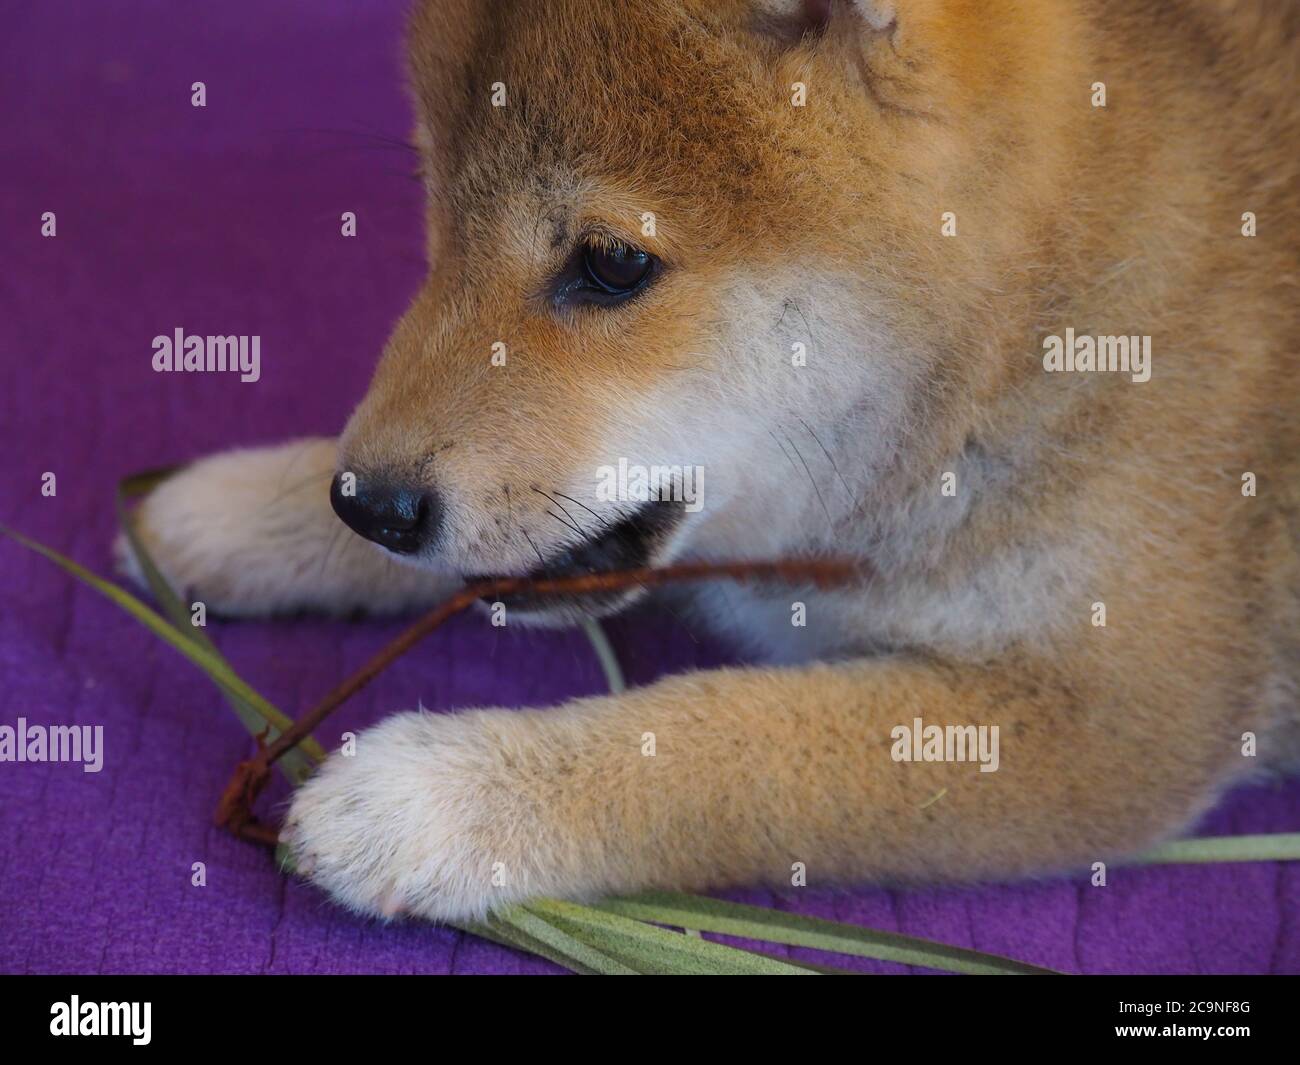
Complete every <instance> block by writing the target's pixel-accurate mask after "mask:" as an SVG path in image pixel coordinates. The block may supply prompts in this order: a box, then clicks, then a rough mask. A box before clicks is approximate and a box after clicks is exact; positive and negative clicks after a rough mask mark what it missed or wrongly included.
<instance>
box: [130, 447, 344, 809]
mask: <svg viewBox="0 0 1300 1065" xmlns="http://www.w3.org/2000/svg"><path fill="white" fill-rule="evenodd" d="M177 469H178V467H175V466H168V467H163V468H160V469H156V470H147V471H145V472H143V473H137V474H133V475H131V476H130V477H126V478H124V479H123V480H122V481H120V482H119V483H118V486H117V516H118V524H119V525H120V526H121V527H122V532H123V533H124V535H125V536H126V538H127V541H128V542H129V543H130V545H131V550H132V551H133V552H134V554H135V557H136V561H137V562H138V563H139V564H140V569H141V571H142V572H143V573H144V576H145V580H146V582H147V583H148V585H149V590H150V591H151V592H152V593H153V597H154V598H155V599H156V600H158V603H159V605H160V606H162V608H163V610H164V611H165V613H166V614H167V616H168V617H169V618H170V619H171V622H172V624H173V625H174V626H175V627H176V630H177V631H178V632H179V633H181V634H182V635H184V636H187V637H189V638H190V639H192V640H193V641H194V642H195V643H198V644H200V645H201V646H203V647H206V648H207V649H208V650H209V651H210V652H211V653H212V654H213V655H214V656H215V657H217V658H219V659H220V660H221V661H222V662H225V663H226V666H227V667H228V668H230V670H231V672H234V667H233V666H230V663H229V661H227V659H226V658H225V656H224V655H222V654H221V652H220V651H219V650H218V649H217V645H216V644H215V643H213V642H212V639H211V638H210V637H209V636H208V634H207V633H206V632H204V631H203V630H202V629H201V628H199V627H198V626H196V625H194V624H193V623H192V621H191V617H190V608H189V606H188V605H187V604H186V603H185V602H183V601H182V599H181V598H180V596H179V595H178V594H177V593H176V591H175V590H174V589H173V588H172V586H171V584H169V583H168V581H167V578H166V577H164V576H163V575H162V572H161V571H160V570H159V569H158V567H157V565H155V564H154V560H153V558H152V557H150V555H149V552H148V551H146V550H145V546H144V543H143V541H141V539H140V537H139V534H138V533H137V531H136V528H135V522H134V521H133V520H132V519H131V514H130V512H129V511H128V510H127V506H126V503H127V500H128V499H134V498H136V497H138V496H143V495H147V494H148V493H149V492H151V491H153V490H154V489H155V488H157V487H158V485H159V484H161V483H162V482H163V481H165V480H166V479H167V478H168V477H170V476H172V475H173V474H174V473H176V471H177ZM222 694H223V695H225V697H226V701H227V702H228V703H229V704H230V706H231V708H232V709H233V710H234V711H235V713H236V714H237V715H239V719H240V720H241V721H242V722H243V723H244V727H245V728H246V729H247V730H248V731H249V733H250V734H251V735H253V736H259V735H263V734H264V733H265V739H266V741H267V742H270V741H272V740H274V739H275V738H276V736H278V735H279V734H280V732H281V731H282V730H283V729H284V728H285V727H287V726H285V725H282V724H280V723H279V722H277V721H271V720H267V719H266V718H265V717H264V716H263V715H262V714H261V713H260V712H259V710H258V709H257V708H256V707H255V706H253V705H251V704H250V703H248V702H247V701H246V700H244V699H241V698H240V697H239V696H237V695H234V694H232V693H231V692H228V691H226V690H224V689H223V690H222ZM324 758H325V751H324V749H323V748H321V746H320V744H319V743H317V742H316V741H315V740H314V739H312V738H310V737H308V738H307V739H306V740H304V741H303V742H302V743H301V744H299V746H298V747H297V748H295V749H293V750H291V751H288V752H286V754H285V755H284V757H283V758H281V759H280V761H279V763H278V764H279V767H280V770H281V772H283V773H284V775H285V776H286V777H288V778H289V781H290V783H293V784H301V783H302V782H303V780H305V779H306V778H307V776H309V775H310V773H311V771H312V770H313V769H314V768H315V766H316V765H317V764H319V763H320V762H321V761H323V760H324Z"/></svg>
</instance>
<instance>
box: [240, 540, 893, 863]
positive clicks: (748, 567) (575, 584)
mask: <svg viewBox="0 0 1300 1065" xmlns="http://www.w3.org/2000/svg"><path fill="white" fill-rule="evenodd" d="M869 575H870V569H869V567H867V566H866V565H865V564H864V563H862V562H858V561H849V560H842V559H827V560H820V561H798V560H787V561H778V562H723V563H685V564H682V565H677V566H665V567H663V568H660V569H650V568H645V569H633V570H617V571H613V572H607V573H589V574H582V575H580V576H576V577H547V578H541V579H532V578H529V577H500V578H492V579H489V580H483V581H476V582H475V583H473V584H467V585H466V586H465V587H464V588H462V589H461V590H460V591H458V592H456V593H455V594H454V595H452V596H451V598H449V599H447V600H446V601H445V602H443V603H442V604H441V605H440V606H437V607H435V608H434V609H433V610H431V611H429V613H428V614H426V615H425V616H424V617H422V618H421V619H420V620H419V621H417V622H416V623H415V624H414V625H412V626H411V627H410V628H408V629H407V630H406V631H405V632H403V633H401V635H399V636H398V637H397V638H396V639H395V640H393V641H392V643H390V644H388V645H387V646H386V647H384V648H383V649H382V650H381V651H379V652H378V653H377V654H376V655H375V656H374V657H373V658H371V659H370V661H368V662H366V664H365V665H363V666H362V667H361V668H360V669H358V670H357V671H356V672H355V673H353V674H352V676H350V677H348V678H347V680H345V681H344V682H343V683H342V684H340V685H339V686H338V687H337V688H335V689H334V690H333V691H332V692H330V693H329V694H328V695H327V696H325V698H324V699H322V700H321V701H320V702H319V703H318V704H316V706H314V707H313V708H312V709H311V710H309V711H308V712H307V713H305V714H303V716H302V717H300V718H298V719H297V720H296V721H294V723H293V725H292V727H290V728H288V729H286V730H285V731H284V732H282V733H281V734H280V735H279V736H278V737H277V738H276V740H275V741H274V742H273V743H271V744H270V745H269V746H263V745H262V744H261V741H260V740H259V748H260V749H259V750H258V752H257V754H256V755H255V756H254V757H252V758H250V759H247V760H245V761H243V762H240V763H239V765H238V766H236V767H235V773H234V775H233V776H232V777H231V779H230V783H229V784H228V785H226V789H225V791H223V792H222V795H221V801H220V803H219V804H218V805H217V812H216V818H215V820H216V823H217V824H218V825H219V826H221V827H223V828H225V829H227V830H229V831H230V832H233V833H234V834H235V835H237V836H239V837H241V838H242V839H247V840H252V841H254V842H258V843H264V844H268V845H270V846H274V845H275V843H276V841H277V838H278V833H277V832H276V830H275V829H274V828H272V827H270V826H268V825H265V824H263V823H261V822H260V821H258V820H257V818H256V817H255V816H254V814H253V804H254V803H255V802H256V801H257V798H258V796H259V795H261V793H262V790H263V789H264V788H265V787H266V782H267V780H268V779H269V777H270V771H271V766H272V765H274V764H275V762H276V761H277V760H278V759H279V758H281V757H282V756H283V755H284V754H285V753H286V752H287V751H289V750H292V749H293V748H294V747H296V746H297V745H298V744H299V743H301V742H302V741H303V740H304V739H306V738H307V737H308V736H310V735H311V733H313V732H314V731H315V730H316V729H317V728H318V727H319V726H320V724H321V722H323V721H324V720H325V719H326V718H327V717H329V715H330V714H332V713H333V712H334V711H335V710H337V709H338V708H339V707H340V706H342V705H343V703H344V702H346V701H347V700H348V699H350V698H351V697H352V696H353V695H355V694H356V693H357V692H359V691H360V690H361V689H362V688H364V687H365V686H366V685H367V684H369V683H370V682H371V681H372V680H374V679H375V677H377V676H378V675H379V674H380V673H382V672H383V671H384V670H385V669H386V668H387V667H388V666H389V665H391V664H392V663H393V662H394V661H396V660H397V659H398V658H399V657H401V656H402V655H404V654H405V653H406V652H407V651H409V650H410V649H411V648H412V647H414V646H415V645H416V644H417V643H419V642H420V641H421V640H422V639H424V637H426V636H428V635H429V634H430V633H431V632H433V630H434V629H436V628H438V627H439V626H440V625H442V624H443V622H445V621H447V620H448V619H449V618H451V617H454V616H455V615H456V614H459V613H461V612H462V611H465V610H467V609H469V608H470V607H471V606H473V605H474V603H476V602H477V601H478V600H480V599H483V598H489V597H490V598H501V597H504V596H511V595H521V594H523V595H536V596H557V595H591V594H593V593H598V592H613V591H622V590H625V589H627V588H633V587H637V588H652V587H657V586H659V585H663V584H670V583H675V582H686V581H700V580H717V579H727V580H734V581H763V580H775V581H781V582H783V583H787V584H801V583H811V584H815V585H817V586H818V587H819V588H826V587H832V586H835V585H841V584H850V583H853V582H855V581H861V580H863V579H865V578H866V577H867V576H869Z"/></svg>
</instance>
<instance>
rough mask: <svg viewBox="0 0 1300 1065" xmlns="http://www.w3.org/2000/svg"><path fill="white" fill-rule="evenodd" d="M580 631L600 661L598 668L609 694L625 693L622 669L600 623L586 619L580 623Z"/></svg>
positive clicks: (625, 683)
mask: <svg viewBox="0 0 1300 1065" xmlns="http://www.w3.org/2000/svg"><path fill="white" fill-rule="evenodd" d="M582 630H583V632H585V633H586V634H587V639H588V640H590V641H591V646H592V649H593V650H594V651H595V652H596V657H597V658H598V659H600V668H601V669H602V670H603V671H604V673H605V683H606V684H608V685H609V690H610V693H611V694H613V695H618V694H620V693H621V692H625V691H627V681H625V680H624V679H623V667H622V666H620V665H619V664H618V655H616V654H614V648H613V647H611V646H610V643H609V637H608V636H606V635H605V630H604V629H603V628H601V626H600V622H599V621H597V620H596V619H595V618H586V619H585V620H584V621H583V623H582Z"/></svg>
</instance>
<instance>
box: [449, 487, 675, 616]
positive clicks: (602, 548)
mask: <svg viewBox="0 0 1300 1065" xmlns="http://www.w3.org/2000/svg"><path fill="white" fill-rule="evenodd" d="M683 514H684V508H683V507H682V505H681V504H680V503H673V502H666V501H665V502H658V501H654V502H649V503H643V504H641V506H640V507H638V508H637V509H636V510H635V511H633V512H632V513H631V514H630V515H628V516H627V517H625V518H623V519H622V520H620V521H618V522H616V523H614V524H607V525H605V526H603V527H602V528H601V529H600V530H598V531H594V532H593V535H591V536H589V537H588V538H587V539H585V540H582V541H581V542H579V543H576V544H572V545H570V546H568V547H566V548H564V549H562V550H561V551H559V552H557V553H556V554H554V555H552V556H551V557H549V558H546V559H544V560H543V561H542V563H541V564H540V565H538V566H535V567H534V568H533V569H531V570H529V571H528V573H527V574H525V579H527V580H534V581H538V580H554V579H556V578H561V577H579V576H587V575H590V574H597V573H613V572H617V571H619V570H631V569H643V568H645V567H646V566H649V565H651V564H652V562H653V561H654V558H655V556H656V554H657V553H658V552H659V550H660V549H661V548H662V547H663V545H664V544H665V543H666V542H667V540H668V538H669V536H671V534H672V532H673V530H674V529H676V528H677V526H678V524H679V523H680V522H681V520H682V516H683ZM471 579H472V580H482V579H491V578H490V577H489V578H482V577H479V578H471ZM637 592H638V589H618V590H614V591H607V592H592V593H586V594H582V595H572V596H569V595H533V594H531V593H529V592H518V593H513V594H510V595H502V596H491V595H487V596H483V601H484V602H486V603H498V602H499V603H504V604H505V605H506V607H507V608H508V609H518V610H526V611H538V612H541V611H549V612H554V611H555V610H556V609H557V608H568V609H563V610H562V612H563V613H567V614H573V613H574V612H575V610H576V613H578V614H581V615H590V614H607V613H612V612H613V611H615V610H617V609H618V608H620V607H622V606H625V605H626V604H627V603H628V602H630V601H631V600H632V599H633V598H635V597H636V595H637Z"/></svg>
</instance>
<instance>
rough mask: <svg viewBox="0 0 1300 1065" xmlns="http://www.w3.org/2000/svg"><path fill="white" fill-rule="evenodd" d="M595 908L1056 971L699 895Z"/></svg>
mask: <svg viewBox="0 0 1300 1065" xmlns="http://www.w3.org/2000/svg"><path fill="white" fill-rule="evenodd" d="M593 908H595V909H597V910H601V911H602V912H605V913H611V914H619V915H621V916H624V917H628V918H632V919H634V920H638V921H653V922H654V923H655V924H665V925H670V926H672V927H674V928H694V929H698V930H699V931H701V932H714V933H717V934H721V935H729V936H738V937H740V938H742V939H756V940H760V941H763V942H767V943H783V944H785V945H787V946H792V947H810V948H813V949H815V950H826V951H832V952H834V953H837V954H851V955H854V956H855V957H859V958H875V959H876V960H878V961H892V962H899V963H901V964H904V965H920V966H924V967H925V968H927V969H943V970H946V971H948V972H955V973H972V974H1022V975H1027V974H1040V975H1043V974H1050V973H1051V972H1052V970H1050V969H1042V968H1039V967H1038V966H1035V965H1027V964H1025V963H1024V962H1019V961H1015V960H1013V959H1011V958H1004V957H1002V956H1000V955H997V954H984V953H981V952H979V951H974V950H966V949H965V948H963V947H950V946H948V945H946V944H943V943H935V942H933V941H931V940H928V939H918V938H916V937H914V936H905V935H899V934H897V933H894V932H879V931H875V930H872V929H869V928H861V927H859V926H857V925H850V924H839V923H837V922H835V921H827V920H823V919H822V918H820V917H805V916H803V915H801V914H796V913H786V912H784V911H782V910H772V909H768V908H766V907H763V906H746V905H744V904H743V903H738V902H725V901H723V900H722V899H712V898H706V897H704V896H700V895H679V894H675V893H669V892H653V893H650V894H646V895H639V896H636V897H635V898H628V899H605V900H602V901H600V902H597V903H593Z"/></svg>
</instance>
